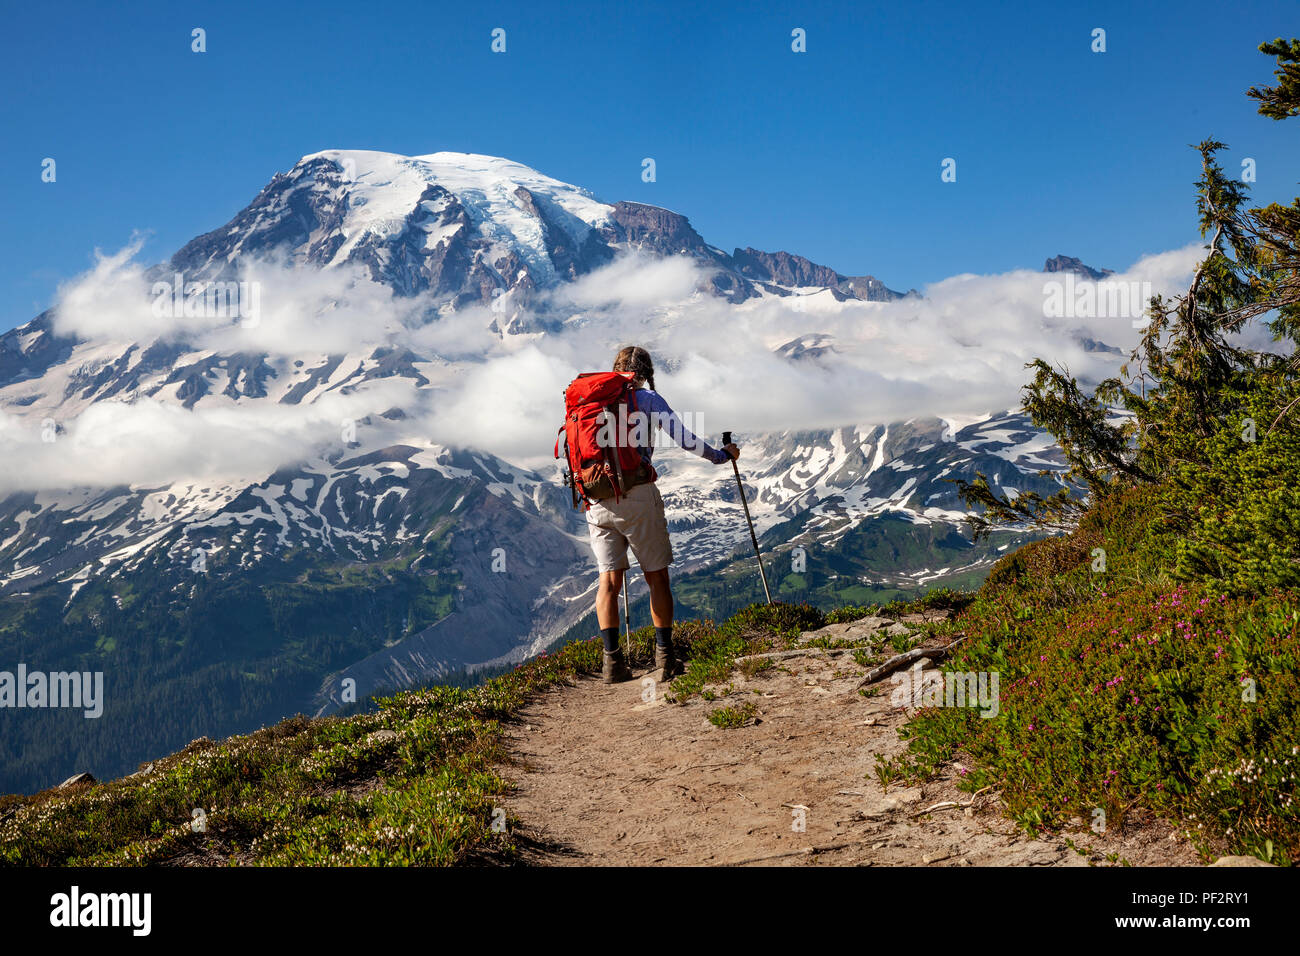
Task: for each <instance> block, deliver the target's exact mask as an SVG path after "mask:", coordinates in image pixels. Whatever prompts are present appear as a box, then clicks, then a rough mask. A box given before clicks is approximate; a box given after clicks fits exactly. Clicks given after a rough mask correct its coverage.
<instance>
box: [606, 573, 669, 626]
mask: <svg viewBox="0 0 1300 956" xmlns="http://www.w3.org/2000/svg"><path fill="white" fill-rule="evenodd" d="M664 573H665V574H667V572H666V571H665V572H664ZM621 590H623V572H622V571H602V572H600V585H599V586H598V587H597V588H596V620H597V621H598V622H599V624H600V628H601V630H604V629H605V628H607V627H618V593H619V591H621ZM668 615H669V617H670V618H671V617H672V597H671V595H670V596H669V598H668Z"/></svg>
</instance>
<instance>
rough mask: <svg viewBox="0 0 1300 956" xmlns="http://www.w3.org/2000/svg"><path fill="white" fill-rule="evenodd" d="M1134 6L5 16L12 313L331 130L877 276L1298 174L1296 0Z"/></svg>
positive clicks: (1291, 191)
mask: <svg viewBox="0 0 1300 956" xmlns="http://www.w3.org/2000/svg"><path fill="white" fill-rule="evenodd" d="M1143 6H1144V8H1143V9H1133V6H1132V5H1131V4H1129V3H1114V4H1092V5H1079V8H1078V9H1061V8H1054V7H1056V5H1049V4H1043V3H1025V4H1014V3H999V4H988V5H976V4H971V3H969V2H943V3H924V4H907V3H904V4H889V5H875V4H864V3H843V4H835V3H798V4H769V3H744V4H724V3H708V4H696V3H663V4H654V3H637V4H609V3H591V4H566V5H563V7H562V8H561V7H560V5H555V4H537V3H531V4H524V3H456V4H446V3H441V2H438V3H400V2H385V3H382V4H367V3H358V2H356V0H349V2H345V3H339V2H332V0H316V2H313V3H310V4H308V3H287V2H286V3H278V2H277V3H264V2H263V3H245V2H235V0H223V2H220V3H127V4H69V3H60V2H58V0H53V2H49V3H43V4H31V3H29V4H24V5H17V4H11V5H10V6H9V9H8V10H7V11H6V29H5V32H4V33H5V35H4V40H3V41H0V42H3V44H4V55H3V57H0V83H2V84H3V90H4V96H3V99H0V130H3V137H4V148H3V150H0V203H2V204H3V208H4V210H5V214H4V219H3V227H2V228H0V330H2V329H8V328H11V327H12V326H14V325H17V324H20V323H22V322H24V321H26V320H27V319H29V318H31V317H32V316H33V315H35V314H36V313H37V312H38V311H40V310H41V309H42V308H45V307H46V306H48V305H49V304H50V303H51V301H52V299H53V297H54V294H55V292H56V290H57V288H58V285H59V283H60V282H61V281H64V280H66V279H68V278H71V277H72V276H74V275H76V274H78V273H79V272H81V271H83V270H85V269H86V268H87V267H88V266H89V265H90V264H91V261H92V255H93V250H94V249H95V248H96V247H99V248H101V249H103V250H105V251H110V250H117V249H119V248H121V247H122V246H123V245H125V244H126V242H127V241H128V240H129V239H130V237H131V235H132V232H133V231H136V230H139V231H143V232H145V233H147V234H148V235H149V237H150V238H149V241H148V243H147V244H146V246H145V249H144V258H145V259H146V260H148V261H157V260H161V259H165V258H166V257H167V256H169V255H170V254H171V253H172V252H173V251H175V249H177V248H178V247H179V246H180V245H182V244H183V243H184V242H186V241H187V240H189V239H190V238H192V237H194V236H195V235H198V234H200V233H203V232H206V231H208V230H210V229H213V228H216V227H217V226H220V225H221V224H223V223H224V222H226V221H227V220H228V219H229V218H230V217H231V216H232V215H233V214H234V213H235V212H237V211H238V210H239V209H241V208H242V207H243V206H244V205H246V204H247V203H248V202H249V200H251V199H252V198H253V196H254V195H256V193H257V192H258V191H259V190H260V189H261V187H262V186H263V185H264V184H265V183H266V182H267V180H269V179H270V178H271V176H272V175H273V174H274V173H275V172H277V171H283V170H287V169H288V168H289V167H291V166H292V165H293V164H294V162H295V161H296V160H297V159H298V158H299V157H301V156H303V155H305V154H307V153H312V152H315V151H317V150H321V149H326V148H353V149H382V150H390V151H393V152H399V153H408V154H419V153H428V152H434V151H437V150H460V151H465V152H478V153H489V154H495V155H502V156H507V157H510V158H511V159H514V160H517V161H519V162H522V163H525V164H527V165H530V166H533V167H535V168H537V169H539V170H541V171H542V172H544V173H547V174H549V175H552V176H555V177H557V178H559V179H562V180H565V181H568V182H572V183H576V184H579V185H582V186H585V187H587V188H589V189H591V190H592V191H593V192H594V193H595V194H596V195H597V196H598V197H600V198H602V199H604V200H607V201H614V200H618V199H631V200H637V201H641V202H648V203H654V204H657V205H662V206H666V207H669V208H671V209H675V210H677V211H679V212H682V213H684V214H686V215H687V216H689V217H690V219H691V221H692V223H693V224H694V225H695V227H696V229H697V230H699V232H700V233H701V234H702V235H703V236H704V237H705V238H706V239H707V240H708V241H710V242H712V243H713V244H715V245H718V246H722V247H724V248H726V249H727V250H730V249H732V248H733V247H735V246H737V245H740V246H747V245H752V246H755V247H758V248H761V249H767V250H776V249H785V250H788V251H791V252H797V253H799V254H801V255H805V256H807V257H809V258H811V259H813V260H815V261H817V262H821V263H825V264H827V265H830V266H833V267H834V268H836V269H838V270H839V271H841V272H844V273H850V274H858V273H870V274H873V275H875V276H877V277H878V278H880V279H881V280H883V281H884V282H885V283H886V284H887V285H889V286H891V287H893V288H896V289H907V288H909V287H921V286H923V285H925V284H926V283H928V282H932V281H935V280H938V279H941V278H943V277H946V276H949V275H953V274H956V273H961V272H979V273H987V272H1001V271H1006V270H1010V269H1014V268H1024V267H1029V268H1038V267H1040V266H1041V264H1042V261H1043V259H1044V258H1046V257H1047V256H1050V255H1055V254H1057V253H1066V254H1072V255H1078V256H1080V257H1082V258H1083V259H1084V260H1085V261H1087V262H1089V263H1091V264H1094V265H1099V266H1108V267H1112V268H1122V267H1124V266H1127V265H1129V264H1131V263H1132V262H1133V261H1134V260H1135V259H1136V258H1137V257H1139V256H1141V255H1143V254H1145V253H1150V252H1157V251H1163V250H1166V249H1171V248H1175V247H1179V246H1182V245H1185V244H1186V243H1188V242H1189V241H1192V240H1193V239H1194V238H1195V231H1194V230H1195V214H1194V203H1193V194H1192V187H1191V183H1192V181H1193V180H1194V179H1195V178H1196V176H1197V172H1198V169H1197V160H1196V156H1195V154H1194V153H1193V151H1192V150H1191V149H1189V148H1188V145H1189V144H1191V143H1195V142H1198V141H1200V140H1201V139H1203V138H1206V137H1208V136H1213V137H1215V138H1218V139H1220V140H1223V141H1224V142H1226V143H1228V144H1229V145H1230V146H1231V147H1232V153H1231V155H1230V156H1228V157H1226V162H1228V163H1230V164H1232V168H1238V164H1239V162H1240V159H1241V158H1242V157H1245V156H1250V157H1252V158H1254V159H1255V160H1256V162H1257V168H1258V182H1257V183H1256V184H1255V186H1254V195H1255V196H1256V198H1258V199H1260V200H1274V199H1277V200H1282V201H1289V200H1290V198H1291V197H1293V196H1295V195H1296V193H1297V189H1296V182H1297V180H1300V150H1297V145H1298V138H1300V122H1296V121H1291V122H1289V123H1276V122H1273V121H1271V120H1267V119H1265V118H1263V117H1260V116H1258V115H1257V114H1256V113H1255V112H1254V108H1253V103H1252V101H1249V100H1248V99H1247V98H1246V97H1245V96H1244V91H1245V90H1246V89H1247V88H1248V87H1249V86H1251V85H1252V84H1260V83H1264V82H1268V81H1270V80H1271V76H1272V60H1271V58H1267V57H1265V56H1263V55H1262V54H1260V53H1258V52H1257V51H1256V49H1255V48H1256V47H1257V46H1258V44H1259V43H1260V41H1262V40H1265V39H1271V38H1273V37H1275V36H1278V35H1280V34H1285V35H1286V36H1291V35H1293V34H1294V33H1295V32H1296V27H1297V22H1296V18H1295V15H1294V14H1295V6H1294V4H1293V3H1283V2H1269V3H1249V2H1244V3H1236V4H1233V5H1232V8H1231V11H1230V12H1225V10H1224V8H1223V7H1222V5H1220V4H1210V3H1200V2H1189V3H1179V4H1151V5H1143ZM1209 24H1212V26H1210V25H1209ZM194 27H202V28H204V29H205V30H206V31H207V52H206V53H202V54H198V53H193V52H191V50H190V42H191V41H190V31H191V29H192V28H194ZM494 27H502V28H504V29H505V30H506V31H507V34H506V37H507V52H506V53H505V54H493V53H492V52H491V51H490V40H491V37H490V33H491V31H492V29H493V28H494ZM795 27H801V28H803V29H804V30H806V32H807V52H806V53H802V54H796V53H793V52H792V51H791V49H790V42H791V40H790V32H791V30H792V29H793V28H795ZM1094 27H1102V28H1104V29H1105V30H1106V31H1107V52H1105V53H1093V52H1092V51H1091V50H1090V45H1091V31H1092V30H1093V28H1094ZM647 156H649V157H653V158H654V159H655V161H656V164H657V171H658V178H657V181H656V182H654V183H644V182H642V181H641V160H642V158H643V157H647ZM45 157H52V158H54V159H55V160H56V162H57V164H58V165H57V176H58V178H57V182H55V183H52V184H51V183H42V182H41V177H40V174H41V162H42V160H43V159H44V158H45ZM945 157H953V158H955V159H956V160H957V164H958V165H957V174H958V175H957V182H956V183H943V182H941V181H940V163H941V161H942V160H943V159H944V158H945Z"/></svg>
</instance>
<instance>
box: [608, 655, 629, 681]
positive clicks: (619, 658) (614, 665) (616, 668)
mask: <svg viewBox="0 0 1300 956" xmlns="http://www.w3.org/2000/svg"><path fill="white" fill-rule="evenodd" d="M600 676H601V678H602V679H603V680H604V681H605V683H606V684H621V683H623V681H627V680H631V679H632V668H630V667H628V666H627V661H625V660H624V659H623V652H622V651H614V653H612V654H611V653H610V652H609V651H605V667H604V670H602V671H601V674H600Z"/></svg>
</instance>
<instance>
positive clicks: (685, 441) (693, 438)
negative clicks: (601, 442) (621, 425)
mask: <svg viewBox="0 0 1300 956" xmlns="http://www.w3.org/2000/svg"><path fill="white" fill-rule="evenodd" d="M636 408H637V410H636V412H634V413H631V414H629V416H628V424H629V425H630V426H631V427H636V418H635V416H636V415H647V416H649V419H648V422H649V427H647V428H646V429H645V431H646V434H647V436H648V443H647V444H648V447H644V448H642V449H641V457H642V458H643V459H645V462H646V464H650V456H651V455H653V454H654V434H655V429H656V428H662V429H663V430H664V431H665V432H667V433H668V436H669V437H670V438H672V440H673V441H675V442H677V444H678V445H680V446H681V447H682V448H684V449H685V450H686V451H689V452H692V453H693V454H696V455H699V456H700V457H701V458H705V459H708V460H709V461H711V462H713V463H714V464H715V465H721V464H722V463H723V462H725V461H728V460H729V459H730V457H731V456H730V455H728V454H727V453H726V452H725V451H723V450H722V449H721V448H714V447H713V446H712V445H710V444H709V443H708V442H706V441H705V440H704V439H702V438H700V437H699V436H698V435H696V434H695V433H694V432H692V431H691V430H690V429H689V428H687V427H686V426H685V425H683V424H682V420H681V419H680V418H678V417H677V413H676V412H674V411H673V410H672V408H671V407H670V406H669V404H668V403H667V402H666V401H664V399H663V396H661V395H660V394H659V393H658V392H655V391H652V390H650V389H648V388H638V389H637V390H636Z"/></svg>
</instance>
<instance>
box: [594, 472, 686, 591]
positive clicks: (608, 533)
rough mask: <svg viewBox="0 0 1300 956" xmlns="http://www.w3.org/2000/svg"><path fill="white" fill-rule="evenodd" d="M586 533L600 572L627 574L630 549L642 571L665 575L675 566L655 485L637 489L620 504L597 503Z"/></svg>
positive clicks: (662, 505) (619, 501)
mask: <svg viewBox="0 0 1300 956" xmlns="http://www.w3.org/2000/svg"><path fill="white" fill-rule="evenodd" d="M587 531H588V532H589V533H590V534H591V550H593V551H594V552H596V567H597V568H599V569H600V570H601V571H623V570H626V569H627V567H628V561H627V549H628V546H629V545H630V546H631V548H632V553H633V554H634V555H636V563H637V564H639V565H640V566H641V570H642V571H662V570H663V569H664V568H666V567H668V565H670V564H672V563H673V546H672V542H671V541H669V540H668V519H667V518H665V517H664V499H663V497H662V496H661V495H660V494H659V489H658V488H656V487H655V486H654V484H653V483H648V484H644V485H637V486H636V487H634V488H632V489H631V490H630V491H629V492H628V493H627V494H626V495H624V496H623V497H621V498H620V499H619V500H618V501H615V500H614V499H613V498H605V499H604V500H602V501H597V502H594V503H593V504H592V506H591V507H590V508H589V509H588V510H587Z"/></svg>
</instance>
